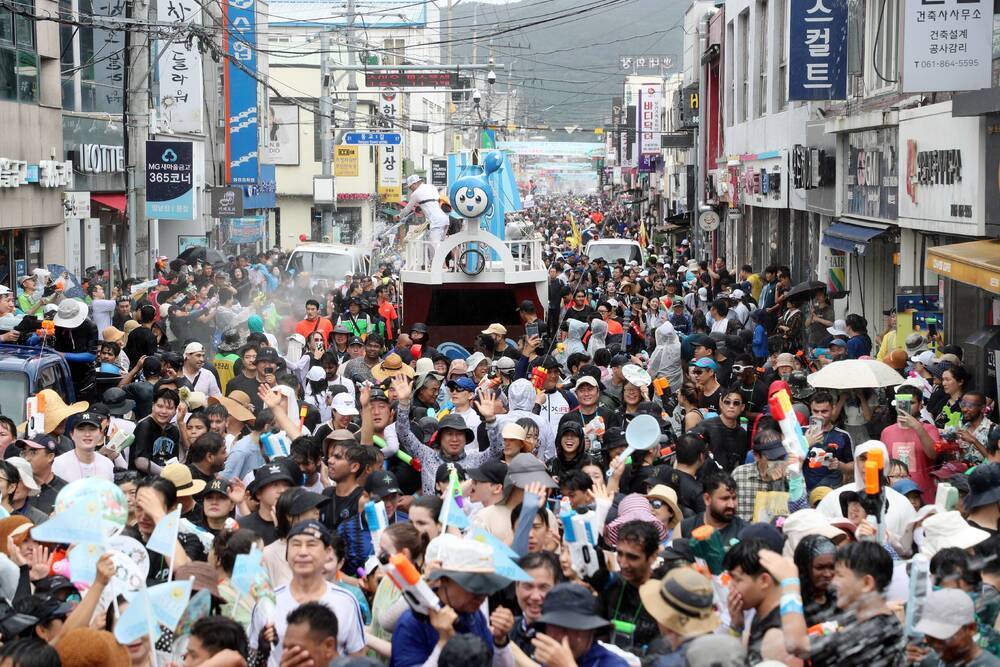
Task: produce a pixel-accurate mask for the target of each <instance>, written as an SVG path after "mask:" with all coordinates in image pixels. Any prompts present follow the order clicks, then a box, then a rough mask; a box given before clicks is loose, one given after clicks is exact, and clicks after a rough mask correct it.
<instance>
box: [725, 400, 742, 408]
mask: <svg viewBox="0 0 1000 667" xmlns="http://www.w3.org/2000/svg"><path fill="white" fill-rule="evenodd" d="M722 404H723V405H729V406H732V407H734V408H738V407H740V406H741V405H743V401H722Z"/></svg>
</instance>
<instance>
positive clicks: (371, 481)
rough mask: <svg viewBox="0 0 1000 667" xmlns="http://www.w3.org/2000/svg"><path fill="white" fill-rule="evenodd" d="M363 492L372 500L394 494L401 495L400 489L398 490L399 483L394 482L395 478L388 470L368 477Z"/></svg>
mask: <svg viewBox="0 0 1000 667" xmlns="http://www.w3.org/2000/svg"><path fill="white" fill-rule="evenodd" d="M365 491H367V492H368V494H369V495H371V496H372V497H373V498H375V497H377V498H385V497H386V496H390V495H392V494H394V493H395V494H402V493H403V491H402V489H400V488H399V482H398V481H396V476H395V475H393V474H392V473H391V472H389V471H388V470H380V471H377V472H374V473H372V474H371V475H369V476H368V479H367V480H365Z"/></svg>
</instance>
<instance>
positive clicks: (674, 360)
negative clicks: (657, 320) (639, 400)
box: [648, 322, 684, 390]
mask: <svg viewBox="0 0 1000 667" xmlns="http://www.w3.org/2000/svg"><path fill="white" fill-rule="evenodd" d="M648 370H649V374H650V376H652V377H653V378H654V379H655V378H658V377H665V378H667V380H669V381H670V388H671V390H675V389H676V388H677V387H680V386H681V383H682V382H683V380H684V373H683V371H682V370H681V341H680V338H678V337H677V332H676V331H675V330H674V325H673V324H671V323H670V322H664V323H663V324H661V325H660V326H658V327H657V328H656V347H655V348H654V349H653V354H652V356H650V357H649V367H648Z"/></svg>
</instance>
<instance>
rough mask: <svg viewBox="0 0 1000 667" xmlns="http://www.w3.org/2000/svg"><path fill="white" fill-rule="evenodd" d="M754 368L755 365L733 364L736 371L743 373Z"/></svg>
mask: <svg viewBox="0 0 1000 667" xmlns="http://www.w3.org/2000/svg"><path fill="white" fill-rule="evenodd" d="M752 369H753V366H740V365H739V364H736V365H734V366H733V372H734V373H742V372H743V371H748V370H752Z"/></svg>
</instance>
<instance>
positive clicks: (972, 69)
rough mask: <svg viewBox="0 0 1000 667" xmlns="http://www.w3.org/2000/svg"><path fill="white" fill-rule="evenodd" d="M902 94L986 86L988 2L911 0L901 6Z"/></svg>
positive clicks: (989, 56) (989, 39)
mask: <svg viewBox="0 0 1000 667" xmlns="http://www.w3.org/2000/svg"><path fill="white" fill-rule="evenodd" d="M904 7H905V12H906V15H905V27H904V33H903V40H902V41H903V56H902V59H901V62H902V68H903V77H902V78H903V91H904V92H907V93H926V92H938V91H954V90H979V89H980V88H989V87H990V81H991V79H990V71H991V66H992V62H993V57H992V56H993V3H992V2H990V3H987V2H986V0H921V1H920V2H917V1H913V0H911V1H910V2H906V3H904Z"/></svg>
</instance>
